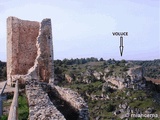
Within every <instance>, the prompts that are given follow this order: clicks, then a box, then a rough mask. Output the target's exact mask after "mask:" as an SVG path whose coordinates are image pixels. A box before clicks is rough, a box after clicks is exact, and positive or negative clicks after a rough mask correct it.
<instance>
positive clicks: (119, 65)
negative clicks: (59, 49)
mask: <svg viewBox="0 0 160 120" xmlns="http://www.w3.org/2000/svg"><path fill="white" fill-rule="evenodd" d="M54 67H55V84H57V85H59V86H63V87H66V88H71V89H73V90H74V91H77V92H78V93H79V94H80V95H81V96H82V97H83V98H84V99H85V101H86V102H87V103H88V106H89V118H90V119H91V120H110V119H114V120H119V119H125V118H128V117H130V116H131V114H142V113H143V114H155V115H160V107H159V106H160V102H159V101H160V93H159V90H160V87H159V85H156V84H153V83H152V82H149V81H150V80H151V81H152V80H155V79H156V80H157V81H156V82H157V83H158V82H159V78H160V77H159V75H160V74H159V67H160V60H154V61H125V60H121V61H118V60H114V59H109V60H103V58H101V59H100V60H98V59H97V58H93V57H92V58H86V59H85V58H81V59H70V60H69V59H64V60H55V61H54ZM0 70H1V74H0V77H1V81H2V80H5V79H6V63H5V62H0ZM20 102H21V101H20ZM135 119H136V118H130V119H129V120H135ZM152 119H154V120H158V118H156V117H155V118H152ZM137 120H138V118H137ZM141 120H150V119H149V118H141Z"/></svg>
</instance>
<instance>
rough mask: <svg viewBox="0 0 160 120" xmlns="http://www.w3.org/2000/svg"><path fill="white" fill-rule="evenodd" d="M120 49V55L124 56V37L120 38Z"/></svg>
mask: <svg viewBox="0 0 160 120" xmlns="http://www.w3.org/2000/svg"><path fill="white" fill-rule="evenodd" d="M119 49H120V54H121V56H122V54H123V37H122V36H121V37H120V46H119Z"/></svg>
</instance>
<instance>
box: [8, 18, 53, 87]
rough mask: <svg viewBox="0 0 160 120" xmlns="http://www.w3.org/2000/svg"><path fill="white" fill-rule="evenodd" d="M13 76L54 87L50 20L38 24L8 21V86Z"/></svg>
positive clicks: (17, 20)
mask: <svg viewBox="0 0 160 120" xmlns="http://www.w3.org/2000/svg"><path fill="white" fill-rule="evenodd" d="M15 75H30V76H31V77H32V78H34V79H38V80H41V81H45V82H50V83H52V84H53V77H54V73H53V44H52V29H51V20H50V19H44V20H43V21H42V22H41V23H39V22H35V21H26V20H20V19H18V18H16V17H8V18H7V84H8V85H12V84H13V81H14V78H13V76H15Z"/></svg>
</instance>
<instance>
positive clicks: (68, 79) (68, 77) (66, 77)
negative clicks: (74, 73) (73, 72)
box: [65, 74, 73, 83]
mask: <svg viewBox="0 0 160 120" xmlns="http://www.w3.org/2000/svg"><path fill="white" fill-rule="evenodd" d="M65 79H66V80H67V82H69V83H71V82H72V80H73V78H72V77H71V76H70V75H68V74H65Z"/></svg>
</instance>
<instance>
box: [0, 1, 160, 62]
mask: <svg viewBox="0 0 160 120" xmlns="http://www.w3.org/2000/svg"><path fill="white" fill-rule="evenodd" d="M9 16H15V17H18V18H20V19H23V20H31V21H39V22H41V21H42V20H43V19H44V18H51V21H52V35H53V46H54V59H64V58H68V59H70V58H87V57H97V58H101V57H102V58H104V59H110V58H111V59H112V58H113V59H116V60H121V59H127V60H153V59H160V37H159V34H160V22H159V21H160V0H34V1H33V0H23V1H19V0H0V60H1V61H6V38H7V36H6V19H7V17H9ZM112 32H128V36H124V37H123V44H124V50H123V56H121V55H120V50H119V46H120V37H119V36H113V35H112Z"/></svg>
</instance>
